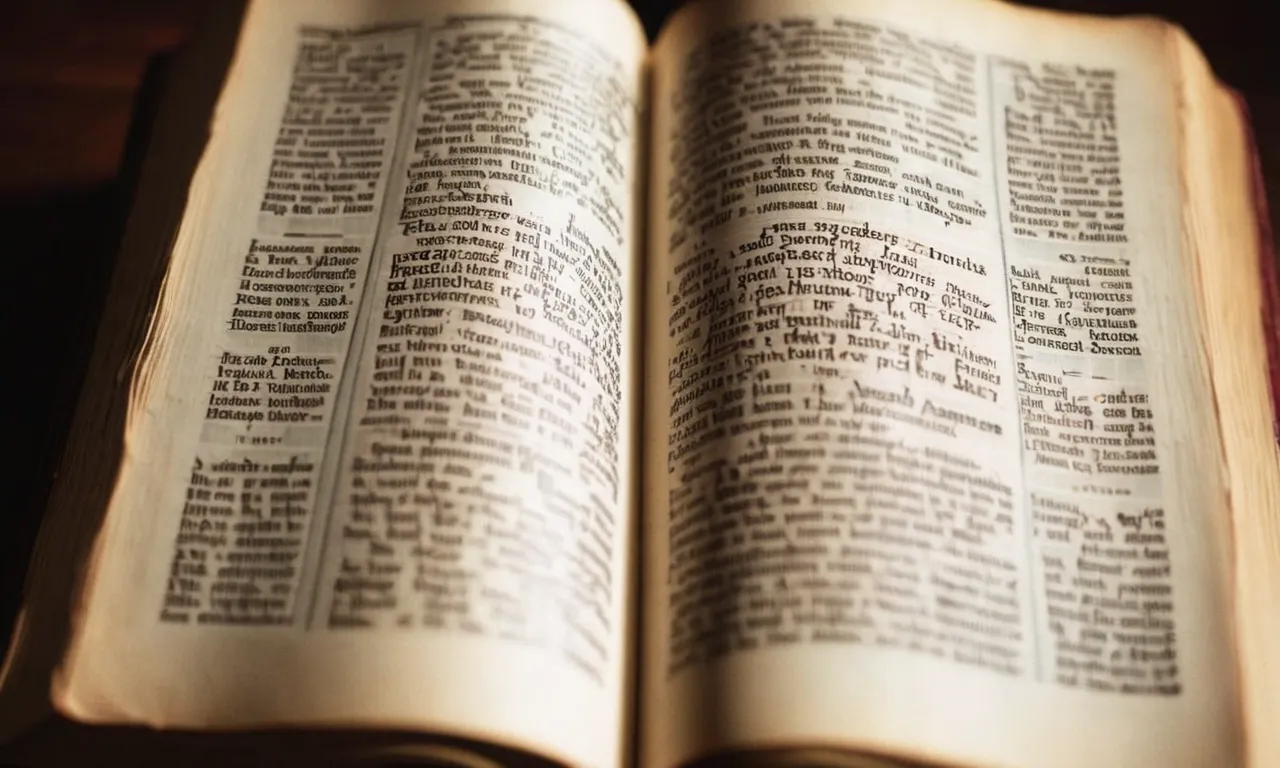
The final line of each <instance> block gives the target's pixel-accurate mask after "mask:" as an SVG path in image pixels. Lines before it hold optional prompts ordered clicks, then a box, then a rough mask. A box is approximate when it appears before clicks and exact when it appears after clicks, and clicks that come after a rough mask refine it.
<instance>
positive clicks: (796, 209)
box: [0, 0, 1280, 768]
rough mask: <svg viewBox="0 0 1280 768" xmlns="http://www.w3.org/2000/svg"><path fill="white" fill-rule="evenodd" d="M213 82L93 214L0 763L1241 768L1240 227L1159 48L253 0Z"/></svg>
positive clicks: (904, 24) (1223, 151)
mask: <svg viewBox="0 0 1280 768" xmlns="http://www.w3.org/2000/svg"><path fill="white" fill-rule="evenodd" d="M227 39H228V40H229V39H230V38H227ZM210 56H212V54H210ZM229 58H230V60H231V63H230V65H229V66H222V65H219V66H218V67H214V66H213V62H215V61H216V59H214V58H201V57H200V56H199V55H197V54H196V53H193V54H192V56H191V58H189V59H188V60H187V64H186V65H185V66H187V70H184V71H186V72H187V73H188V74H187V76H188V77H189V78H190V79H186V80H184V79H182V78H179V79H177V80H176V81H175V83H174V87H173V91H174V95H173V101H172V104H171V106H170V108H169V110H168V111H167V112H166V113H165V114H166V115H167V117H162V118H161V122H160V125H159V128H158V129H157V130H158V133H157V140H156V143H155V146H154V149H153V155H152V158H151V160H150V161H149V166H148V168H147V169H146V170H145V171H144V174H145V178H146V181H144V185H143V189H142V193H141V194H142V199H141V200H140V202H139V208H138V211H137V213H136V214H135V216H134V217H133V220H132V222H131V224H130V233H129V235H128V236H127V242H126V245H125V248H124V252H123V254H122V256H121V265H120V268H119V270H120V271H119V274H118V277H117V281H116V285H115V287H114V289H113V291H114V293H113V298H112V300H111V301H112V303H111V305H110V308H109V310H108V314H107V317H106V319H105V320H104V324H103V330H102V335H101V338H100V340H99V346H98V351H97V353H96V355H95V358H94V361H93V363H92V370H91V374H90V375H91V378H90V380H89V383H88V384H87V385H86V391H85V394H84V397H83V402H82V404H81V406H80V411H79V414H78V416H77V419H76V426H75V428H74V431H73V434H72V437H71V439H70V443H69V448H68V452H67V455H66V458H65V459H64V462H63V465H62V469H61V472H60V477H59V481H58V485H57V487H56V489H55V491H54V494H53V498H52V501H51V504H50V509H49V512H48V518H47V522H46V526H45V529H44V532H43V534H42V538H41V541H40V543H39V545H38V550H37V553H36V556H35V558H34V564H33V566H32V571H31V575H30V579H29V587H28V595H27V602H26V608H25V610H24V614H23V616H22V617H21V621H20V623H19V626H18V628H17V630H16V633H15V637H14V638H13V641H12V646H11V649H10V652H9V654H8V657H7V661H6V665H5V667H4V670H3V677H2V678H0V715H2V716H3V720H2V722H3V727H4V730H3V734H2V735H3V736H4V737H6V738H8V739H10V740H11V744H16V745H19V747H20V748H21V749H26V750H27V752H24V754H26V755H30V754H34V752H33V750H35V749H36V748H35V747H31V746H30V740H31V738H32V737H31V736H30V734H31V733H32V732H33V731H32V728H33V727H34V728H35V730H37V731H38V730H39V727H38V726H33V721H35V720H39V719H41V718H42V717H43V716H44V714H45V712H46V709H47V708H48V707H49V706H50V705H51V706H52V708H53V710H54V711H56V712H57V713H58V717H59V718H60V722H61V724H62V725H65V726H67V727H68V728H77V729H78V730H76V731H75V732H76V733H77V734H79V735H78V736H77V738H84V739H89V740H92V739H93V738H95V737H94V735H93V734H95V733H105V732H114V731H112V729H126V730H128V729H132V731H131V732H132V733H134V734H135V735H137V734H138V732H139V730H140V729H141V730H145V729H156V731H154V732H153V733H152V737H153V738H154V739H156V740H163V738H164V737H165V734H166V733H168V732H170V731H174V732H180V733H186V734H192V735H193V736H192V737H193V738H196V737H200V735H201V733H202V732H203V733H205V735H206V738H205V740H204V741H203V742H201V743H202V744H204V745H205V747H207V748H210V749H212V748H214V747H213V746H210V745H216V744H217V743H219V742H221V741H223V740H225V741H227V742H228V743H229V742H231V741H234V740H235V739H237V738H240V737H242V736H245V735H246V732H253V733H256V734H259V735H261V734H272V733H274V734H277V735H281V734H283V735H287V734H289V733H300V732H314V731H321V730H324V731H326V733H329V734H330V735H332V733H335V732H341V733H345V734H350V735H351V736H352V737H353V741H352V742H351V744H352V745H356V744H357V739H358V737H359V735H360V734H362V733H364V734H367V733H374V732H376V733H377V734H379V735H378V738H376V739H366V740H364V741H359V742H358V748H357V746H352V747H351V749H350V750H348V751H339V750H338V749H337V748H336V747H334V748H333V750H332V751H327V752H326V753H325V754H326V756H327V757H336V756H337V755H339V754H342V755H344V756H350V757H377V756H383V757H386V756H397V755H398V756H400V757H406V758H417V759H422V760H424V761H435V763H436V764H449V765H493V764H495V763H504V762H508V761H521V760H523V761H530V762H537V761H549V762H554V763H560V764H566V765H569V766H575V767H580V768H587V767H593V768H612V767H613V766H620V765H623V764H627V763H630V762H636V761H638V764H639V765H642V766H652V767H654V768H670V767H671V766H677V765H683V764H688V763H691V762H694V761H698V760H722V761H728V762H731V763H739V762H749V763H751V764H767V765H799V764H804V765H872V764H897V763H899V762H925V763H937V764H947V765H965V766H967V765H974V766H1026V767H1028V768H1029V767H1032V766H1034V767H1035V768H1045V767H1051V766H1111V765H1124V766H1148V765H1150V766H1166V767H1173V766H1207V765H1214V766H1228V765H1249V766H1271V765H1277V764H1280V730H1278V729H1276V728H1275V727H1274V725H1275V724H1276V723H1278V722H1280V643H1278V642H1277V632H1276V630H1277V628H1280V614H1278V613H1277V608H1280V471H1278V468H1280V462H1278V461H1277V448H1276V441H1275V434H1274V431H1273V423H1274V413H1273V406H1272V400H1271V397H1270V391H1271V390H1270V386H1271V383H1270V379H1269V377H1268V354H1267V350H1268V338H1269V337H1268V331H1269V327H1270V326H1269V323H1268V322H1267V321H1266V318H1267V317H1269V316H1270V315H1269V314H1268V312H1269V307H1270V305H1269V303H1268V302H1269V299H1268V297H1269V296H1270V293H1269V291H1270V290H1271V288H1272V286H1271V284H1270V283H1269V282H1268V281H1267V280H1266V279H1265V277H1264V276H1265V275H1267V274H1269V273H1270V271H1271V269H1272V267H1271V266H1270V262H1269V260H1268V259H1269V256H1268V257H1265V258H1264V254H1265V253H1267V252H1268V250H1269V246H1268V243H1267V237H1268V235H1266V234H1265V225H1264V217H1263V216H1260V215H1257V214H1256V213H1255V200H1256V199H1257V196H1256V190H1255V177H1254V175H1253V171H1252V168H1253V166H1252V159H1251V158H1252V155H1251V151H1250V144H1249V138H1248V133H1247V121H1246V120H1245V119H1244V117H1243V116H1242V112H1241V109H1240V106H1239V105H1238V103H1237V101H1236V99H1235V98H1234V97H1233V96H1232V95H1231V93H1230V92H1229V91H1226V90H1225V89H1223V88H1222V87H1220V86H1219V85H1217V84H1216V82H1215V81H1214V79H1213V77H1212V74H1211V72H1210V70H1209V68H1208V66H1207V65H1206V63H1205V62H1204V60H1203V59H1202V58H1201V56H1200V55H1199V54H1198V53H1197V51H1196V49H1195V47H1194V46H1193V44H1192V43H1191V42H1190V41H1189V40H1188V39H1187V38H1186V37H1185V36H1184V34H1183V33H1182V32H1180V31H1179V30H1178V29H1177V28H1175V27H1173V26H1171V25H1169V24H1167V23H1164V22H1161V21H1158V20H1153V19H1124V20H1101V19H1092V18H1083V17H1077V16H1068V15H1061V14H1053V13H1047V12H1041V11H1033V10H1028V9H1024V8H1019V7H1017V6H1014V5H1009V4H1005V3H1000V2H992V1H991V0H950V1H948V2H929V1H927V0H913V1H912V2H901V1H897V0H895V1H894V2H889V0H840V1H839V2H835V1H834V0H785V2H766V1H765V0H742V1H741V2H719V1H718V0H700V1H699V2H694V3H692V4H691V5H689V6H687V7H685V8H684V9H682V10H681V11H680V12H678V13H677V14H676V15H675V16H673V17H672V18H671V19H670V21H669V22H668V23H667V25H666V27H665V29H664V30H663V32H662V33H661V35H660V36H659V38H658V40H657V41H656V43H655V44H654V45H653V46H652V47H650V46H649V45H648V44H647V42H646V40H645V38H644V35H643V33H642V31H641V28H640V26H639V24H638V23H637V22H636V20H635V19H634V18H633V17H632V15H631V13H630V11H629V10H628V9H627V8H626V6H625V5H624V4H623V3H621V2H619V1H618V0H574V1H573V2H569V1H556V2H553V1H552V0H546V1H545V2H543V3H536V2H531V3H515V2H511V1H510V0H445V1H443V2H428V0H362V1H359V2H356V1H350V0H342V1H339V0H314V1H313V2H305V3H304V2H293V3H285V2H268V1H267V0H259V1H258V2H254V3H252V4H251V5H250V6H249V8H248V10H247V12H246V13H245V15H244V17H243V21H242V24H240V26H239V33H238V40H237V41H236V43H235V48H234V56H233V57H229ZM215 69H216V73H215V74H216V75H217V76H218V77H217V79H218V80H220V81H223V82H222V85H221V90H220V95H219V96H218V98H217V103H216V109H215V110H213V112H212V119H211V120H210V121H209V122H207V123H206V122H204V121H203V119H201V124H200V129H201V131H205V132H207V141H205V140H204V137H203V136H202V137H200V138H201V140H200V142H199V144H198V146H200V147H203V150H202V152H201V153H200V154H199V162H198V165H196V166H195V172H194V175H193V176H191V177H190V178H189V179H188V178H186V177H184V176H183V175H182V174H180V173H176V170H177V169H179V167H180V166H181V165H182V164H183V162H184V158H189V157H191V155H190V151H191V150H190V146H189V143H184V142H183V141H180V140H179V139H178V138H177V137H178V136H179V135H183V136H190V135H192V134H191V132H190V131H185V132H184V131H183V130H180V129H182V128H183V127H184V126H185V127H190V126H189V124H190V123H191V122H192V116H193V115H198V112H194V111H192V108H191V107H190V103H189V102H190V100H191V99H192V98H194V95H193V94H194V92H196V91H199V90H200V89H199V87H197V86H196V85H195V84H196V83H197V82H203V81H199V79H198V77H197V75H198V74H199V73H201V72H204V73H205V74H206V75H207V74H208V73H209V72H210V71H212V70H215ZM210 93H212V91H211V92H210ZM195 95H198V94H195ZM184 100H185V101H184ZM184 105H185V106H184ZM161 275H162V276H163V281H162V285H159V281H158V280H153V279H152V277H153V276H154V277H156V278H158V277H159V276H161ZM148 285H158V286H159V287H158V288H157V293H158V298H155V299H150V298H146V292H145V288H146V286H148ZM68 616H70V618H69V619H68V618H67V617H68ZM42 703H43V704H42ZM42 707H43V708H42ZM334 729H338V730H337V731H334ZM208 734H214V735H212V736H210V735H208ZM46 735H47V734H46ZM143 736H144V737H145V736H146V734H145V733H144V734H143ZM282 738H283V736H282ZM317 738H319V737H317ZM24 739H25V741H24ZM70 741H74V740H72V739H62V740H58V739H54V738H46V739H45V742H46V743H45V744H44V745H43V747H42V748H47V749H54V750H55V751H56V749H57V748H58V747H59V746H65V744H67V743H69V742H70ZM143 741H144V742H145V741H146V738H143ZM304 741H305V740H298V741H297V744H299V745H301V744H303V743H304ZM311 743H313V744H314V743H315V742H311ZM326 743H327V742H326ZM23 745H27V746H23ZM298 748H299V749H302V750H305V747H304V746H299V747H298ZM326 749H328V747H326ZM298 754H302V752H299V753H294V756H295V757H296V756H297V755H298Z"/></svg>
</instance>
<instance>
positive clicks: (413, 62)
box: [303, 26, 428, 631]
mask: <svg viewBox="0 0 1280 768" xmlns="http://www.w3.org/2000/svg"><path fill="white" fill-rule="evenodd" d="M413 38H414V41H413V50H412V53H411V54H410V56H409V63H408V65H407V66H406V67H405V70H404V77H405V83H404V97H403V99H402V100H401V103H400V118H399V119H400V125H399V127H398V128H397V129H396V140H395V144H394V146H393V148H392V151H391V156H390V157H389V158H388V159H387V167H386V175H385V177H384V179H383V181H382V197H381V199H380V200H379V209H378V217H377V222H376V223H375V224H374V230H373V237H372V238H371V239H370V241H369V256H368V262H369V263H368V267H367V268H366V271H365V275H364V286H363V287H362V288H361V289H360V304H359V305H358V306H357V307H356V313H355V320H354V321H353V325H352V328H351V340H350V341H349V342H348V344H347V354H346V358H345V359H344V360H343V363H342V372H341V374H339V378H338V390H337V392H335V393H334V398H335V400H336V402H335V403H334V408H333V416H332V418H331V419H330V421H329V431H328V434H327V435H326V436H325V442H324V459H323V460H322V461H321V465H320V466H321V477H324V476H325V472H324V470H325V469H326V468H331V472H329V473H328V475H329V477H330V480H329V483H328V488H327V489H326V490H327V493H326V494H323V496H324V497H327V498H322V497H321V495H319V494H318V495H317V498H316V505H315V512H316V513H318V512H319V511H320V510H321V509H323V510H324V522H323V523H322V524H321V525H320V526H319V527H320V536H319V540H318V541H315V542H309V543H308V546H307V551H308V553H309V552H310V550H312V549H316V550H317V551H316V553H315V557H314V560H315V565H314V568H315V574H314V575H313V577H312V578H311V580H310V581H311V596H310V599H309V600H308V601H307V603H308V605H307V618H306V622H305V623H304V624H303V628H304V629H305V630H307V631H310V630H311V629H312V628H313V627H314V625H315V618H316V608H317V607H318V605H319V603H320V595H321V594H322V593H323V592H324V585H323V584H321V583H320V579H321V577H322V576H323V575H324V572H325V569H324V550H325V547H326V546H328V543H329V532H330V531H331V530H332V529H333V517H334V514H335V507H336V506H337V504H336V501H335V500H336V499H337V496H338V490H339V485H340V480H341V477H342V468H343V466H344V465H345V463H346V460H347V450H346V449H347V443H348V440H347V432H348V430H349V428H350V426H351V411H352V409H353V408H354V404H355V399H356V397H355V395H356V393H355V390H356V382H357V381H359V380H360V379H359V374H360V370H359V368H360V363H361V361H362V360H363V358H364V350H365V347H367V346H368V343H367V342H368V340H369V338H368V337H369V328H370V322H369V317H370V315H371V314H372V310H371V309H370V302H371V301H372V300H373V296H374V294H376V293H377V284H378V275H379V273H380V272H381V271H382V262H383V259H382V258H381V256H382V254H380V253H379V247H380V246H381V245H382V244H383V235H384V233H385V232H386V231H387V225H388V219H390V218H391V216H393V215H394V214H395V211H396V210H397V208H398V206H397V205H392V204H391V202H390V201H389V200H388V198H389V197H390V196H391V195H392V194H393V192H394V188H393V187H392V180H393V179H399V178H400V176H402V175H403V171H404V166H405V159H404V155H405V153H406V152H407V149H406V146H412V144H411V143H409V144H406V137H405V134H406V133H409V132H410V131H412V129H413V124H414V122H415V117H416V115H417V95H418V87H417V84H418V83H420V82H422V78H421V77H419V74H420V73H419V72H418V70H419V69H421V68H422V67H423V66H424V64H423V62H424V61H425V60H426V59H425V56H424V53H423V52H424V50H425V48H426V41H427V38H428V35H427V33H426V31H425V30H423V29H422V27H421V26H418V27H417V28H414V29H413ZM401 181H403V179H401ZM395 194H398V193H395ZM353 366H354V367H353ZM339 422H342V428H341V429H338V423H339ZM335 442H337V443H338V446H337V453H338V458H337V461H336V462H334V463H332V464H330V462H329V454H330V452H331V451H333V450H334V443H335ZM321 482H322V483H323V482H324V481H323V480H322V481H321ZM321 501H323V502H324V503H323V504H322V503H321ZM314 514H315V513H313V516H314ZM315 522H316V521H315V520H314V519H313V520H312V527H311V530H310V531H309V536H312V537H314V536H315V528H316V526H315Z"/></svg>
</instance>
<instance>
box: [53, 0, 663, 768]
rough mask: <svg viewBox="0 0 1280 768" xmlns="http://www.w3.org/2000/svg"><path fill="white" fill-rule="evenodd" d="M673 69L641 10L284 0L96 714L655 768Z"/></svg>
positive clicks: (263, 6)
mask: <svg viewBox="0 0 1280 768" xmlns="http://www.w3.org/2000/svg"><path fill="white" fill-rule="evenodd" d="M643 59H644V39H643V35H642V33H641V31H640V29H639V26H638V24H636V22H635V20H634V18H632V17H631V15H630V14H629V12H628V11H627V10H626V8H625V6H623V5H622V4H619V3H615V2H611V1H610V0H598V1H597V0H581V1H580V2H579V1H573V2H554V3H551V2H548V3H542V4H527V3H516V2H506V1H505V0H472V1H466V2H462V1H459V2H439V3H423V2H412V1H410V0H369V1H368V2H340V1H339V0H314V1H313V2H306V3H302V2H296V3H283V2H256V3H254V4H253V5H252V7H251V8H250V10H249V12H248V14H247V20H246V22H245V24H244V31H243V33H242V38H241V40H240V42H239V48H238V53H237V56H236V59H235V61H234V64H233V66H232V69H231V72H230V75H229V78H228V83H227V85H226V87H225V89H224V92H223V94H222V96H221V101H220V103H219V106H218V110H217V117H216V119H215V121H214V124H213V125H212V127H211V139H210V142H209V145H208V147H207V150H206V153H205V156H204V158H203V160H202V163H201V166H200V168H199V170H198V172H197V174H196V179H195V181H194V183H193V186H192V188H191V191H190V200H189V204H188V208H187V212H186V215H185V218H184V220H183V223H182V226H181V229H180V231H179V234H178V238H177V242H176V245H175V247H174V253H173V257H172V264H171V267H170V269H169V272H168V276H167V278H166V285H165V288H164V292H163V297H162V305H161V311H160V312H159V313H158V315H157V317H156V319H155V321H154V323H153V327H152V328H151V331H150V337H149V340H148V347H147V350H146V353H145V355H144V357H143V360H142V362H141V364H140V365H139V368H138V370H137V371H136V372H135V373H134V376H133V390H132V393H133V394H132V401H131V407H130V411H129V423H128V433H127V435H126V454H127V458H126V463H125V464H124V466H123V467H122V468H121V470H120V475H119V480H118V484H117V487H116V489H115V492H114V495H113V498H112V502H111V508H110V511H109V515H108V518H107V523H106V526H105V529H104V532H103V533H102V535H101V538H100V541H99V543H98V547H97V551H96V554H95V558H94V561H93V565H92V570H91V572H92V576H91V582H90V587H89V589H88V590H87V593H86V595H85V598H84V606H85V607H84V612H83V615H82V616H80V617H79V621H78V626H77V634H76V636H75V638H74V643H73V647H72V651H71V654H70V656H69V657H68V659H67V660H66V662H65V664H64V665H63V668H62V670H61V675H60V677H59V679H58V681H57V685H56V687H55V691H54V698H55V703H56V704H57V706H58V707H59V708H60V709H61V710H62V711H63V712H64V713H66V714H67V715H69V716H71V717H73V718H76V719H79V720H85V721H90V722H95V723H96V722H103V723H134V724H142V725H148V726H154V727H159V728H214V729H218V728H227V729H230V728H262V727H267V726H272V725H305V726H371V727H377V728H380V729H396V728H404V729H412V730H415V731H425V732H438V733H445V734H449V735H453V736H460V737H467V738H474V739H481V740H494V741H499V742H501V743H503V744H506V745H510V746H514V747H517V748H524V749H528V750H532V751H535V752H538V753H540V754H543V755H545V756H549V757H552V758H555V759H559V760H562V761H564V762H566V763H570V764H573V765H581V766H613V765H617V764H619V763H620V762H621V761H622V759H623V757H622V756H623V754H624V752H623V749H624V746H625V744H626V735H627V734H626V723H627V722H628V721H629V717H628V715H627V710H628V708H629V705H628V701H629V697H628V689H629V685H628V682H627V678H628V674H627V669H628V665H627V661H626V658H627V651H626V648H627V646H628V645H629V642H630V638H629V633H630V631H631V627H632V624H631V621H630V606H629V598H628V594H629V590H630V588H631V586H632V581H631V578H630V569H631V567H632V565H633V559H632V557H631V555H630V550H631V547H632V546H633V543H634V537H633V536H632V534H631V526H632V524H633V521H634V516H633V504H632V502H631V499H632V496H633V494H634V487H635V486H634V479H635V478H634V476H633V475H634V473H633V472H632V470H631V467H632V464H633V463H634V459H633V457H632V455H631V451H630V449H629V446H630V445H631V443H632V441H633V440H634V434H635V432H634V427H633V423H632V421H633V413H634V411H635V403H636V400H635V395H634V394H633V392H634V391H635V389H636V387H635V386H634V377H635V373H636V370H637V369H636V367H635V366H634V365H633V364H632V361H631V359H630V357H629V354H628V353H629V350H631V349H633V348H634V344H635V339H634V338H632V337H633V336H634V335H635V334H636V331H637V321H638V314H637V312H638V309H639V307H638V305H637V301H638V298H637V296H638V294H637V290H638V288H639V286H638V283H637V282H636V278H635V276H634V270H635V269H636V268H637V263H636V255H637V254H636V253H635V250H634V249H635V243H636V242H637V240H636V238H635V237H634V232H635V231H636V227H638V225H639V220H638V217H637V206H638V204H639V201H638V200H637V199H636V196H635V195H634V192H633V188H634V186H635V185H636V184H637V182H638V181H639V178H640V174H639V173H638V167H637V158H638V155H639V151H640V145H639V142H640V137H641V131H640V115H641V110H642V106H643V105H642V97H643V89H642V80H641V73H642V65H643Z"/></svg>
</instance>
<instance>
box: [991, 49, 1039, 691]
mask: <svg viewBox="0 0 1280 768" xmlns="http://www.w3.org/2000/svg"><path fill="white" fill-rule="evenodd" d="M991 58H992V57H991V56H990V55H987V57H986V59H987V100H988V101H989V102H990V104H989V106H988V108H987V126H988V130H989V131H990V133H991V179H992V181H993V182H995V192H996V194H995V202H996V225H997V226H998V227H999V233H1000V268H1001V272H1002V274H1001V278H1002V279H1003V280H1004V282H1005V301H1006V302H1007V306H1008V308H1009V312H1008V315H1009V353H1010V355H1011V358H1010V359H1011V360H1012V361H1013V366H1014V381H1013V387H1014V388H1013V394H1014V402H1015V404H1016V405H1017V410H1016V411H1015V413H1017V415H1018V474H1019V475H1020V476H1021V478H1022V511H1023V514H1024V519H1023V521H1022V522H1023V526H1022V539H1023V542H1022V543H1023V551H1024V553H1025V555H1026V561H1027V562H1026V566H1027V588H1026V590H1025V592H1026V598H1027V608H1028V612H1029V613H1030V614H1031V653H1032V671H1033V674H1034V675H1035V680H1036V682H1044V664H1043V660H1042V658H1041V652H1040V643H1041V638H1040V601H1038V600H1037V599H1036V560H1035V538H1034V536H1033V535H1032V528H1033V526H1032V524H1031V520H1030V517H1031V491H1030V490H1029V489H1028V488H1027V454H1026V451H1025V446H1026V437H1025V435H1024V430H1023V423H1022V404H1021V402H1020V400H1019V399H1018V384H1017V369H1018V347H1017V342H1016V341H1015V339H1014V335H1013V326H1014V319H1013V317H1014V315H1013V290H1012V288H1011V287H1010V285H1009V253H1008V249H1007V248H1006V247H1005V233H1004V206H1003V205H1002V204H1001V202H1000V198H1001V196H1002V191H1003V190H1002V189H1001V187H1000V156H999V154H998V152H997V146H996V131H997V128H998V127H999V121H997V120H996V88H995V75H994V69H993V67H992V64H991Z"/></svg>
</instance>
